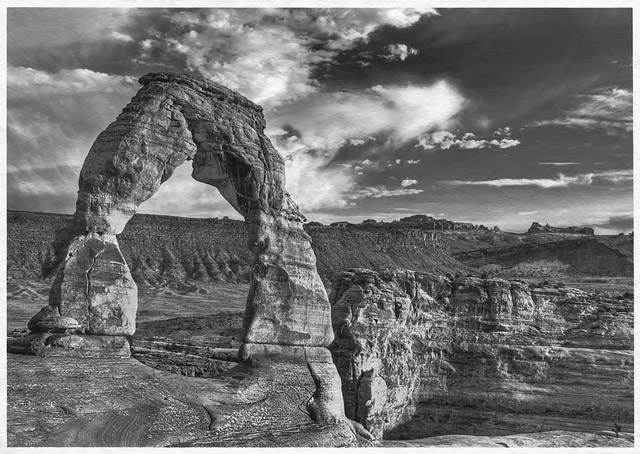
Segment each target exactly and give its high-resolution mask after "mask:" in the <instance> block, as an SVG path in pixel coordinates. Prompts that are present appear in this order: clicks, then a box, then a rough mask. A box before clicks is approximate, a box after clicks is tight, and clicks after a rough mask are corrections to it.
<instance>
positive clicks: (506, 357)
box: [330, 269, 633, 439]
mask: <svg viewBox="0 0 640 454" xmlns="http://www.w3.org/2000/svg"><path fill="white" fill-rule="evenodd" d="M330 300H331V303H332V305H333V323H334V329H335V332H336V341H335V342H334V344H333V345H332V347H331V350H332V352H333V355H334V360H335V362H336V365H337V367H338V370H339V371H340V375H341V376H342V379H343V393H344V398H345V403H346V413H347V416H348V417H349V418H352V419H355V420H357V421H359V422H360V423H362V424H363V425H364V426H365V427H366V428H368V429H369V430H370V431H371V432H372V433H373V434H374V435H376V436H380V435H381V434H383V433H384V434H385V438H403V439H404V438H422V437H426V436H434V435H445V434H469V435H473V434H482V435H505V434H514V433H522V432H538V431H542V430H544V431H548V430H558V429H564V430H573V431H576V430H577V431H586V432H596V431H598V430H612V428H613V426H614V423H615V422H617V423H619V424H621V425H622V426H623V427H624V428H623V430H629V429H631V430H632V427H633V350H632V349H633V301H632V300H630V299H627V298H625V297H624V296H623V295H622V294H616V295H604V294H588V293H585V292H582V291H580V290H577V289H571V288H559V289H554V288H542V289H531V288H529V287H528V286H527V285H525V284H523V283H521V282H516V281H513V282H509V281H505V280H502V279H479V278H459V279H455V280H453V281H452V280H449V279H447V278H445V277H442V276H437V275H431V274H424V273H415V272H411V271H402V270H396V271H388V272H380V273H378V272H374V271H370V270H364V269H355V270H350V271H348V272H345V273H344V274H343V275H342V276H341V277H339V278H338V279H337V280H336V281H335V283H334V286H333V290H332V292H331V296H330Z"/></svg>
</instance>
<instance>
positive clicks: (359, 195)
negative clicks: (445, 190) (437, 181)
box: [350, 186, 424, 199]
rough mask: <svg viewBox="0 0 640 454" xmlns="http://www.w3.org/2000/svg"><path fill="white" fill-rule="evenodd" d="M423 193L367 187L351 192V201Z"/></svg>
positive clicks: (418, 190)
mask: <svg viewBox="0 0 640 454" xmlns="http://www.w3.org/2000/svg"><path fill="white" fill-rule="evenodd" d="M421 192H424V191H423V190H422V189H405V188H403V189H387V188H386V187H384V186H369V187H366V188H363V189H357V190H355V191H353V193H352V194H351V196H350V198H351V199H364V198H374V199H378V198H381V197H396V196H400V195H410V194H420V193H421Z"/></svg>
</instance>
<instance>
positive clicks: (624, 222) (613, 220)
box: [590, 214, 633, 232]
mask: <svg viewBox="0 0 640 454" xmlns="http://www.w3.org/2000/svg"><path fill="white" fill-rule="evenodd" d="M590 226H591V227H600V228H602V229H608V230H619V231H621V232H628V231H630V230H633V215H630V214H628V215H621V216H610V217H609V220H608V221H606V222H602V223H600V224H592V225H590Z"/></svg>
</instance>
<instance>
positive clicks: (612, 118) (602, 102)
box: [534, 88, 633, 135]
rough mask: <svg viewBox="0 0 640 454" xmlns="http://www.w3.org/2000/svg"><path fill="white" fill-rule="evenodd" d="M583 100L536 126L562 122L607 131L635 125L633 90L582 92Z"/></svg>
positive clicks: (626, 129) (616, 132)
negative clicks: (573, 107)
mask: <svg viewBox="0 0 640 454" xmlns="http://www.w3.org/2000/svg"><path fill="white" fill-rule="evenodd" d="M580 99H582V100H583V101H582V103H580V104H579V105H578V107H576V108H575V109H573V110H571V111H569V112H565V113H564V114H563V115H562V116H560V117H558V118H555V119H552V120H543V121H539V122H537V123H535V124H534V126H545V125H563V126H569V127H575V128H584V129H603V130H605V131H606V132H607V133H608V134H611V135H620V134H628V133H631V131H632V129H633V93H632V92H631V91H630V90H625V89H622V88H612V89H607V90H603V91H601V92H599V93H596V94H591V95H580Z"/></svg>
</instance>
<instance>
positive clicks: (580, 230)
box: [527, 222, 594, 235]
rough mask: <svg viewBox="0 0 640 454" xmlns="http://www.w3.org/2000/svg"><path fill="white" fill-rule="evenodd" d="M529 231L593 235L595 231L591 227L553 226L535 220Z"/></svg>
mask: <svg viewBox="0 0 640 454" xmlns="http://www.w3.org/2000/svg"><path fill="white" fill-rule="evenodd" d="M527 233H571V234H579V235H593V234H594V231H593V228H591V227H575V226H571V227H553V226H551V225H549V224H546V225H542V224H540V223H539V222H534V223H533V224H531V227H529V230H527Z"/></svg>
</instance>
